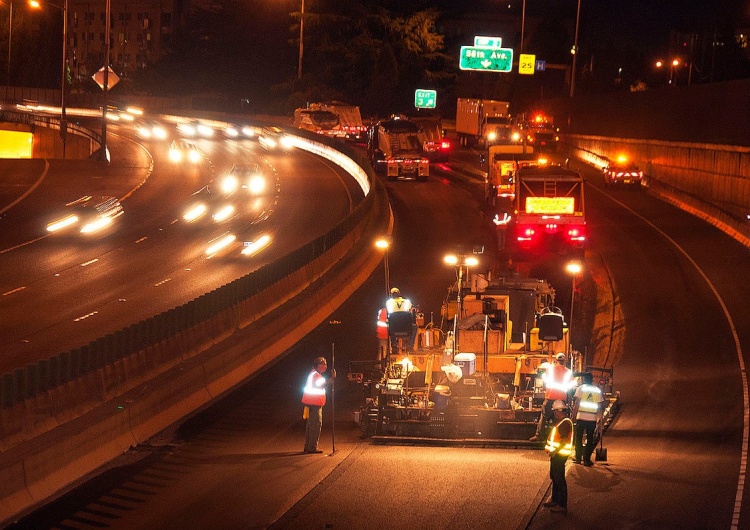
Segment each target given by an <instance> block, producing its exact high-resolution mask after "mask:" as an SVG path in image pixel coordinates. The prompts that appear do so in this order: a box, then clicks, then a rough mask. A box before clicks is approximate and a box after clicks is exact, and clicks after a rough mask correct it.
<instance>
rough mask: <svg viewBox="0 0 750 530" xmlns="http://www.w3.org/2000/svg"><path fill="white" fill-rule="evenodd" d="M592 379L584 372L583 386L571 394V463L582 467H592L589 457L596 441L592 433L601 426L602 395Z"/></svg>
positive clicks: (592, 463)
mask: <svg viewBox="0 0 750 530" xmlns="http://www.w3.org/2000/svg"><path fill="white" fill-rule="evenodd" d="M593 381H594V377H593V376H592V375H591V374H590V373H589V372H586V373H585V374H583V384H582V385H581V386H579V387H578V388H576V391H575V394H573V419H574V420H575V448H576V455H575V458H574V459H573V461H574V462H575V463H576V464H580V463H583V465H584V466H593V465H594V462H592V461H591V455H592V453H593V452H594V447H595V444H596V441H595V440H594V432H595V431H596V426H597V424H599V425H601V420H602V414H603V410H602V408H603V404H604V395H603V394H602V391H601V389H600V388H599V387H598V386H596V385H594V384H593ZM584 433H585V434H586V448H585V449H584V447H583V435H584Z"/></svg>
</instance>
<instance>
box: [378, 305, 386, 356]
mask: <svg viewBox="0 0 750 530" xmlns="http://www.w3.org/2000/svg"><path fill="white" fill-rule="evenodd" d="M376 334H377V336H378V361H382V360H383V359H387V358H388V310H387V309H386V308H385V307H381V308H380V310H379V311H378V323H377V329H376Z"/></svg>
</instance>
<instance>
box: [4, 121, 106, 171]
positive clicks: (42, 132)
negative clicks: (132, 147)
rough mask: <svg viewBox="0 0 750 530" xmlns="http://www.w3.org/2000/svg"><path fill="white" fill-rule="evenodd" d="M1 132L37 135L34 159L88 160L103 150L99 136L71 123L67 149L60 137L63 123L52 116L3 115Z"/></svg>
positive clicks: (68, 129) (33, 148)
mask: <svg viewBox="0 0 750 530" xmlns="http://www.w3.org/2000/svg"><path fill="white" fill-rule="evenodd" d="M0 128H2V129H4V130H8V131H27V132H31V133H32V134H33V135H34V144H33V146H32V155H31V156H32V158H58V159H62V158H65V159H68V160H86V159H87V158H89V157H90V156H91V155H92V154H93V153H94V152H95V151H96V150H97V149H99V145H100V142H99V135H98V133H94V132H92V131H90V130H88V129H85V128H83V127H80V126H78V125H76V124H74V123H68V127H67V131H68V132H67V134H66V136H65V145H64V146H63V141H62V138H61V136H60V120H59V119H58V118H53V117H51V116H34V115H33V114H26V113H19V112H12V111H0Z"/></svg>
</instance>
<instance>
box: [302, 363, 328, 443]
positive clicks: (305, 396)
mask: <svg viewBox="0 0 750 530" xmlns="http://www.w3.org/2000/svg"><path fill="white" fill-rule="evenodd" d="M327 369H328V363H327V362H326V360H325V357H317V358H316V359H315V360H314V361H313V369H312V371H311V372H310V373H309V374H308V376H307V381H306V382H305V388H304V390H303V392H302V404H303V405H305V410H304V412H303V417H304V418H305V419H307V427H306V428H305V453H322V452H323V451H321V450H319V449H318V440H319V439H320V430H321V428H322V427H323V406H324V405H325V404H326V388H327V387H328V386H329V385H330V384H331V383H332V382H333V380H334V379H336V370H331V377H330V379H328V380H326V378H325V377H323V374H324V373H325V371H326V370H327Z"/></svg>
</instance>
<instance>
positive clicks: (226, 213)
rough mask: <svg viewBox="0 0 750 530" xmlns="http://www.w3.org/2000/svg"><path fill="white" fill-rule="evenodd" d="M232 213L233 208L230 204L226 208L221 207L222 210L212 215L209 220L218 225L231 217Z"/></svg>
mask: <svg viewBox="0 0 750 530" xmlns="http://www.w3.org/2000/svg"><path fill="white" fill-rule="evenodd" d="M233 213H234V206H232V205H231V204H227V205H226V206H223V207H222V208H220V209H219V210H218V211H217V212H216V213H214V214H213V215H212V216H211V218H212V219H213V220H214V221H216V222H217V223H220V222H222V221H226V220H227V219H229V218H230V217H232V214H233Z"/></svg>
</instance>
